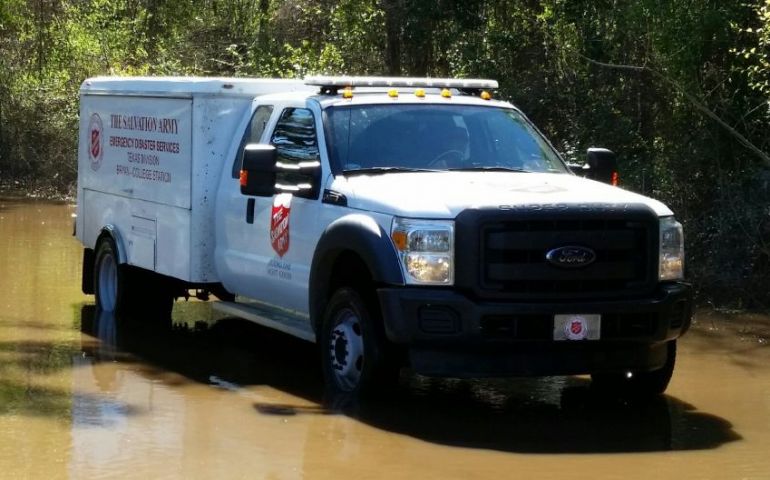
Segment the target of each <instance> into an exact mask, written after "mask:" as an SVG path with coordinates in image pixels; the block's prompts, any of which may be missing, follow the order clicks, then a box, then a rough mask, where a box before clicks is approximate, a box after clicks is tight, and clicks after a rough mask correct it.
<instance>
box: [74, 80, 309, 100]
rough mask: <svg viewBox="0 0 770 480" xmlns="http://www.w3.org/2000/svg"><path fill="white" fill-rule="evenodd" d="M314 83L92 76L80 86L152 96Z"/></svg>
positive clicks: (298, 87) (292, 88) (294, 88)
mask: <svg viewBox="0 0 770 480" xmlns="http://www.w3.org/2000/svg"><path fill="white" fill-rule="evenodd" d="M317 90H318V88H317V87H314V86H309V85H305V82H304V81H303V80H284V79H274V78H212V77H94V78H89V79H87V80H85V81H84V82H83V84H82V85H81V86H80V92H81V93H85V94H88V93H96V94H107V93H122V94H144V95H153V96H156V95H157V96H192V95H193V94H208V95H225V96H240V95H249V96H256V95H265V94H268V93H280V92H307V93H314V92H316V91H317Z"/></svg>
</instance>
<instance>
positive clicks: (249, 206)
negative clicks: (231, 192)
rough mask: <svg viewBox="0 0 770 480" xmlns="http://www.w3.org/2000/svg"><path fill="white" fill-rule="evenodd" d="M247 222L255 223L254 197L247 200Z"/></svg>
mask: <svg viewBox="0 0 770 480" xmlns="http://www.w3.org/2000/svg"><path fill="white" fill-rule="evenodd" d="M246 223H248V224H252V223H254V199H253V198H250V199H248V201H247V202H246Z"/></svg>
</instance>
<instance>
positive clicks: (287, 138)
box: [270, 108, 321, 198]
mask: <svg viewBox="0 0 770 480" xmlns="http://www.w3.org/2000/svg"><path fill="white" fill-rule="evenodd" d="M270 143H271V144H273V145H274V146H275V149H276V153H277V154H278V161H279V162H281V163H283V164H285V165H299V164H300V163H303V164H305V165H307V162H314V163H317V164H319V165H320V161H321V157H320V154H319V151H318V138H317V136H316V129H315V120H314V118H313V113H312V112H311V111H310V110H308V109H306V108H287V109H286V110H284V111H283V113H281V118H280V119H279V120H278V123H277V124H276V126H275V131H274V132H273V137H272V138H271V139H270ZM315 172H316V173H315V174H310V176H309V175H308V173H306V172H303V171H299V170H297V171H279V172H278V175H277V179H276V180H277V183H279V184H282V185H301V184H307V183H308V182H309V181H310V183H311V184H312V185H313V188H312V190H311V191H309V192H307V193H306V194H299V196H303V197H309V198H314V197H316V196H317V190H318V180H319V179H320V168H316V169H315ZM311 176H313V177H314V178H310V177H311Z"/></svg>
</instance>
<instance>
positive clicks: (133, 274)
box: [94, 237, 174, 325]
mask: <svg viewBox="0 0 770 480" xmlns="http://www.w3.org/2000/svg"><path fill="white" fill-rule="evenodd" d="M117 252H118V250H117V247H116V246H115V241H114V240H113V239H112V238H110V237H105V238H103V239H102V240H101V241H100V242H99V245H98V246H97V247H96V256H95V260H94V294H95V296H96V306H97V308H98V309H99V310H101V311H103V312H108V313H109V312H111V313H116V314H129V315H131V316H134V317H136V318H139V319H153V322H154V321H155V320H157V318H155V317H160V319H161V320H162V321H163V323H169V325H170V319H171V309H172V307H173V302H174V297H173V295H172V293H171V290H170V289H169V288H168V285H166V283H165V282H163V281H162V280H161V277H160V276H159V275H157V274H155V273H154V272H148V271H144V270H140V269H138V268H135V267H131V266H129V265H122V264H120V263H118V254H117ZM140 287H141V288H140ZM146 314H151V315H146Z"/></svg>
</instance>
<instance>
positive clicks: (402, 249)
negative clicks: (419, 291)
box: [390, 218, 455, 285]
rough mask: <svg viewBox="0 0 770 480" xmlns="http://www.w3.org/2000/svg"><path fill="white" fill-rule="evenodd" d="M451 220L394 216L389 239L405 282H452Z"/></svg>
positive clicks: (452, 226) (452, 232) (449, 283)
mask: <svg viewBox="0 0 770 480" xmlns="http://www.w3.org/2000/svg"><path fill="white" fill-rule="evenodd" d="M454 237H455V235H454V222H453V221H451V220H413V219H408V218H395V219H394V220H393V225H392V227H391V230H390V238H391V239H392V240H393V245H395V247H396V251H398V255H399V258H400V259H401V269H402V271H403V272H404V278H405V279H406V283H408V284H418V285H452V284H453V283H454V253H455V252H454Z"/></svg>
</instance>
